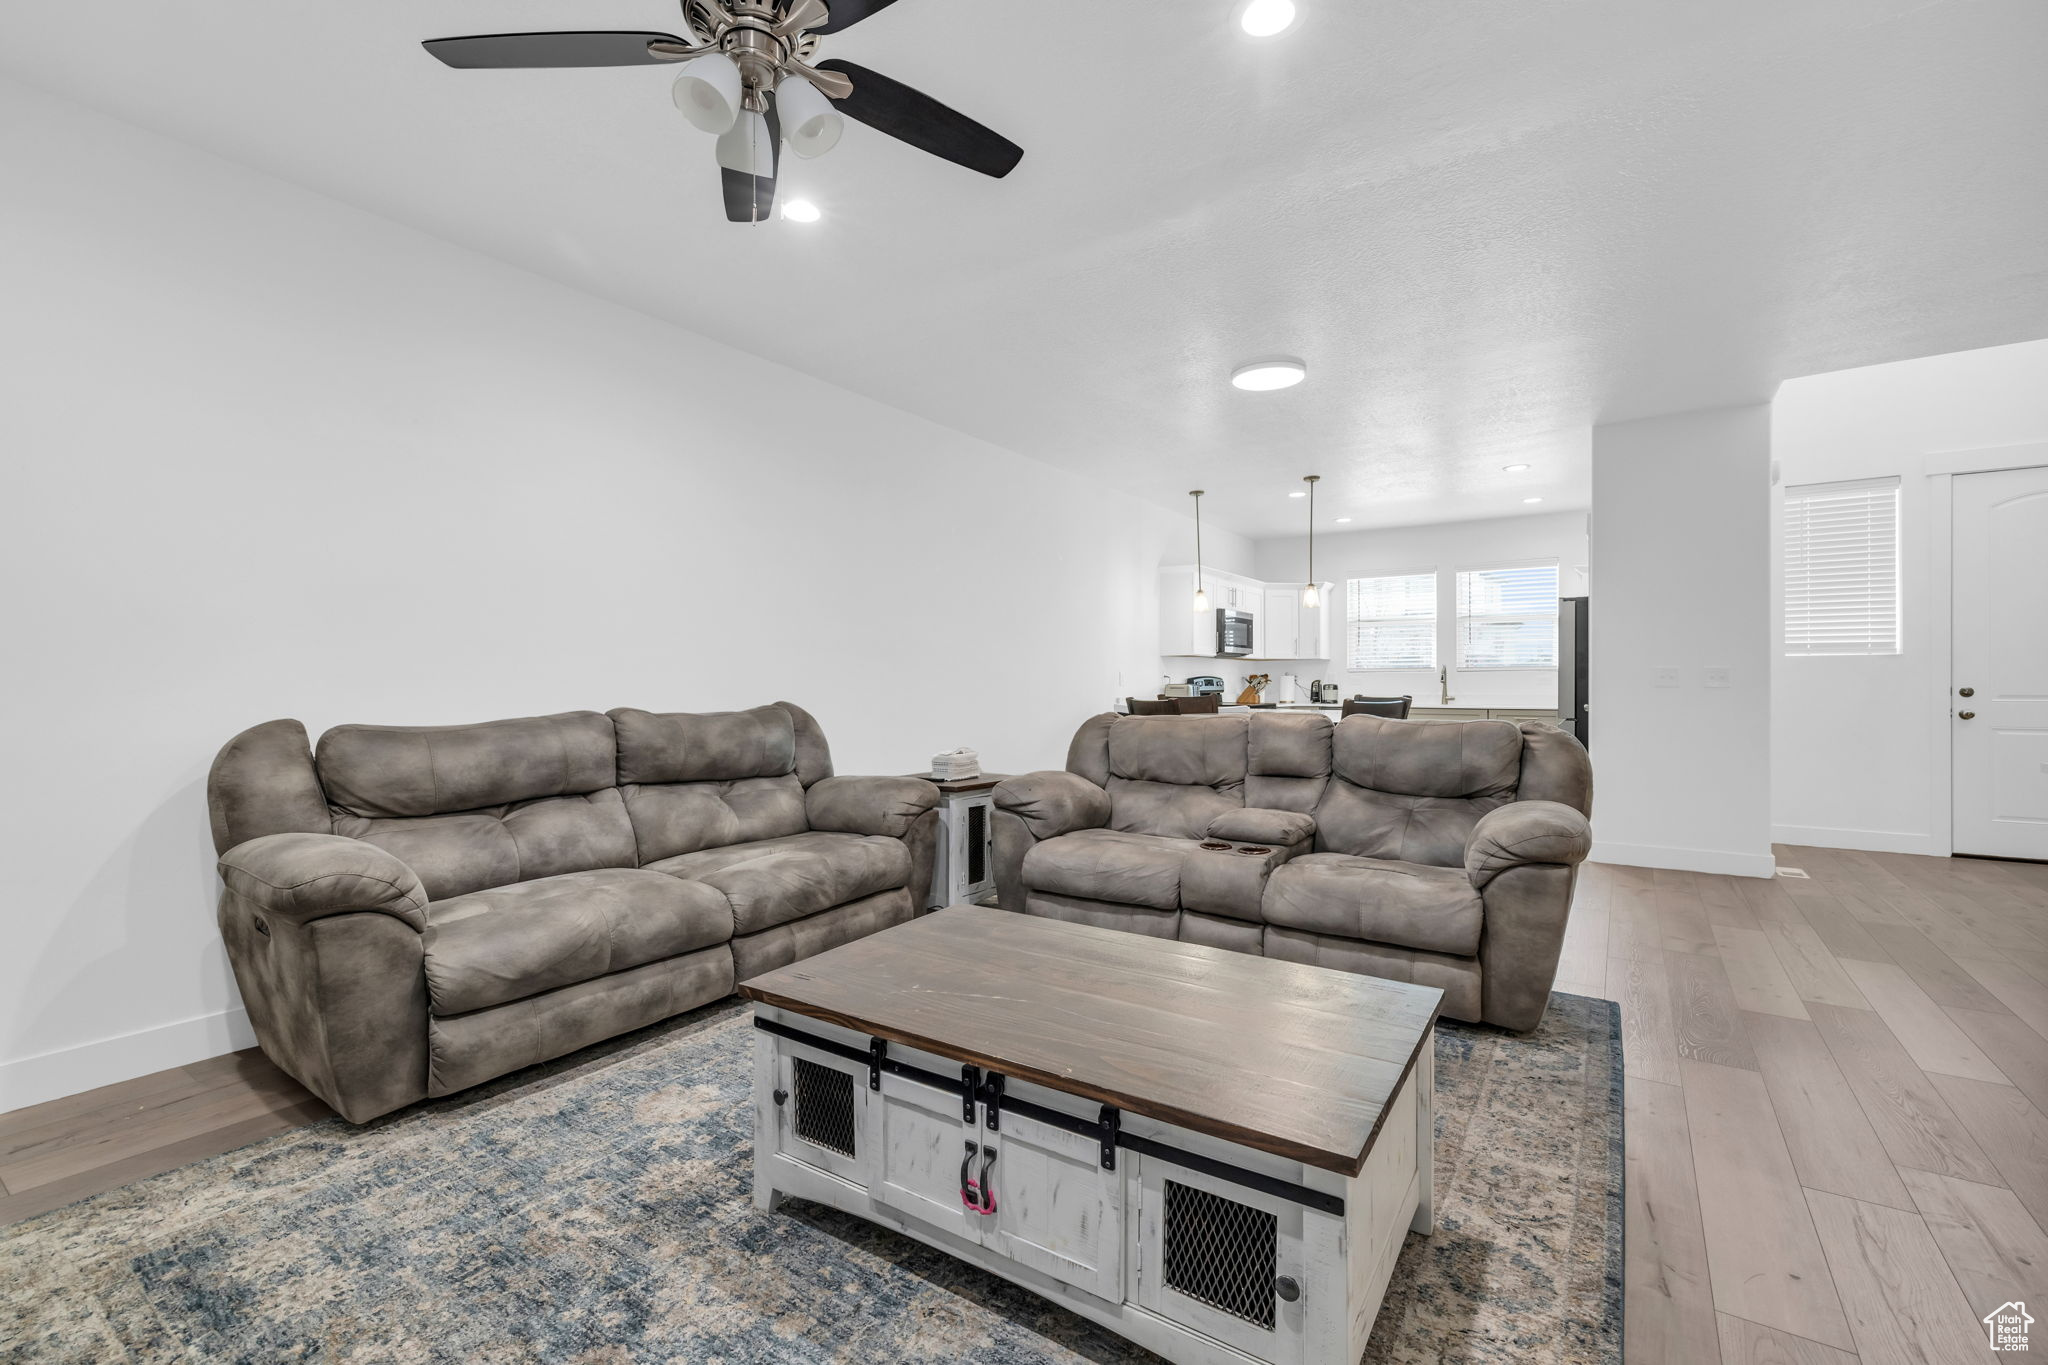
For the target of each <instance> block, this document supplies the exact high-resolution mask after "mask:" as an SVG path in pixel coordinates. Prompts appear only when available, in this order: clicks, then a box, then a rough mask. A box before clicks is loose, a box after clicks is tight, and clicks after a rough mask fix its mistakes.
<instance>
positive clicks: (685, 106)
mask: <svg viewBox="0 0 2048 1365" xmlns="http://www.w3.org/2000/svg"><path fill="white" fill-rule="evenodd" d="M741 84H742V82H741V80H740V68H739V64H738V63H736V62H735V61H733V59H732V58H730V57H728V56H726V55H725V54H724V53H723V52H713V53H708V54H706V55H705V56H703V57H701V58H699V59H698V60H696V61H694V62H691V63H690V65H689V67H688V68H687V69H686V70H685V71H684V72H683V74H682V75H680V76H678V77H676V83H675V85H674V86H673V87H672V88H671V91H670V97H671V98H672V99H674V100H675V103H676V108H678V109H680V110H682V111H683V117H684V118H686V119H688V120H689V121H690V122H691V123H693V124H695V125H696V126H697V127H699V128H701V129H703V130H704V131H705V132H707V133H713V134H717V133H723V132H726V131H727V130H728V129H730V128H731V127H732V125H733V123H734V122H735V121H736V120H737V119H738V118H739V116H740V109H741V106H742V101H743V99H744V97H743V95H742V94H741Z"/></svg>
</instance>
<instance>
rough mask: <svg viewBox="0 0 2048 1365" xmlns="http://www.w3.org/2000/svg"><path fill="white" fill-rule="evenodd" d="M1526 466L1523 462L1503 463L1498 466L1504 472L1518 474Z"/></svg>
mask: <svg viewBox="0 0 2048 1365" xmlns="http://www.w3.org/2000/svg"><path fill="white" fill-rule="evenodd" d="M1528 467H1529V466H1527V465H1525V464H1504V465H1502V466H1501V467H1500V468H1501V472H1502V473H1504V474H1519V473H1521V472H1522V471H1523V470H1525V469H1527V468H1528Z"/></svg>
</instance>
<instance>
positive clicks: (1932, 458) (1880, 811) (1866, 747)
mask: <svg viewBox="0 0 2048 1365" xmlns="http://www.w3.org/2000/svg"><path fill="white" fill-rule="evenodd" d="M2040 442H2048V341H2032V342H2026V343H2023V344H2020V345H2016V346H1995V347H1991V348H1989V349H1987V350H1981V351H1964V352H1960V353H1958V354H1955V355H1944V356H1933V357H1930V358H1928V359H1924V360H1908V361H1901V362H1899V363H1897V364H1893V365H1874V366H1869V367H1867V368H1864V369H1859V370H1844V371H1841V372H1840V373H1836V374H1825V375H1817V376H1814V377H1812V378H1808V379H1795V380H1792V381H1790V382H1789V383H1787V384H1785V385H1784V386H1783V387H1782V388H1780V389H1779V391H1778V396H1777V399H1776V401H1775V402H1774V404H1773V408H1772V449H1773V453H1774V455H1775V456H1776V458H1777V460H1778V462H1779V470H1780V478H1781V482H1782V483H1783V484H1788V485H1789V484H1804V483H1831V482H1834V481H1836V480H1841V479H1864V478H1875V477H1880V476H1890V475H1897V476H1899V480H1900V483H1899V519H1900V533H1901V539H1900V561H1899V567H1900V575H1899V580H1900V581H1899V586H1900V616H1899V619H1900V651H1899V653H1897V654H1895V655H1881V656H1871V657H1834V658H1811V657H1799V658H1780V659H1779V660H1778V661H1777V664H1776V670H1775V674H1774V678H1773V683H1772V698H1771V720H1772V750H1773V756H1772V765H1771V806H1772V818H1773V822H1774V825H1775V832H1776V837H1777V838H1778V839H1779V840H1780V841H1781V842H1784V843H1796V844H1817V845H1821V846H1823V847H1829V848H1864V849H1879V850H1890V851H1894V852H1901V853H1930V854H1945V853H1947V852H1948V851H1949V833H1950V831H1949V827H1948V821H1947V807H1946V804H1945V801H1944V799H1943V796H1942V793H1943V792H1944V791H1945V789H1946V785H1947V782H1948V772H1947V766H1946V764H1947V760H1946V757H1945V756H1944V755H1942V754H1941V753H1939V752H1938V751H1937V746H1936V743H1935V733H1936V731H1935V726H1936V724H1937V723H1945V717H1946V715H1947V713H1948V709H1949V702H1948V695H1947V687H1948V658H1947V653H1946V642H1945V641H1943V640H1939V639H1936V638H1934V637H1933V635H1932V633H1931V632H1932V624H1933V621H1932V609H1933V607H1934V606H1935V603H1934V601H1933V599H1932V596H1931V592H1932V584H1933V582H1934V581H1935V577H1936V571H1937V568H1938V567H1939V566H1937V564H1936V563H1935V560H1934V555H1935V553H1936V550H1937V543H1938V542H1937V540H1936V537H1935V535H1934V531H1935V529H1936V527H1935V526H1934V521H1935V518H1936V516H1937V514H1938V499H1937V498H1936V496H1935V489H1934V479H1935V478H1938V477H1940V476H1941V474H1942V472H1943V471H1944V470H1945V469H1950V468H1953V467H1955V466H1956V465H1957V464H1958V463H1961V464H1965V465H1967V464H1970V463H1974V462H1973V461H1970V460H1967V459H1964V460H1960V461H1959V460H1958V459H1956V458H1954V456H1955V455H1956V453H1957V452H1966V451H1971V450H1978V449H1984V448H1988V447H2004V446H2023V445H2027V444H2029V443H2040ZM2044 459H2048V451H2041V450H2035V451H2032V452H2022V454H2021V455H2020V456H2019V457H2018V462H2020V463H2024V464H2039V463H2042V462H2043V460H2044ZM1781 491H1782V490H1781ZM1772 566H1773V580H1772V603H1773V606H1772V610H1773V613H1774V615H1773V621H1774V629H1773V636H1772V638H1773V640H1774V641H1776V640H1781V639H1782V638H1783V636H1782V635H1781V634H1779V633H1778V632H1777V630H1776V628H1775V627H1776V624H1777V623H1779V622H1782V619H1783V605H1784V604H1783V600H1782V593H1781V591H1780V590H1779V583H1780V581H1781V578H1782V572H1783V567H1784V557H1783V553H1782V546H1780V545H1779V544H1778V543H1777V542H1776V539H1775V537H1774V539H1773V544H1772Z"/></svg>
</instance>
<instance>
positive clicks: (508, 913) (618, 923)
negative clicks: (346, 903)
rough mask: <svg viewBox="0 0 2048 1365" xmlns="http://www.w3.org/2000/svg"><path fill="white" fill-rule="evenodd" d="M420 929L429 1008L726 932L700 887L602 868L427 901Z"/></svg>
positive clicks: (565, 977)
mask: <svg viewBox="0 0 2048 1365" xmlns="http://www.w3.org/2000/svg"><path fill="white" fill-rule="evenodd" d="M426 919H427V927H426V930H425V932H424V933H423V934H422V936H421V937H422V946H423V947H424V949H425V952H426V974H427V996H428V1002H429V1006H430V1007H431V1009H432V1010H433V1012H434V1013H435V1014H436V1015H452V1014H466V1013H468V1012H469V1011H471V1010H479V1009H484V1008H487V1007H488V1006H491V1005H502V1004H505V1003H506V1002H508V1001H512V1000H523V999H525V998H526V997H527V996H530V995H538V994H540V993H541V992H542V991H550V990H555V989H557V988H558V987H562V986H569V985H574V984H576V983H577V982H579V981H589V980H593V979H594V978H597V977H600V976H606V975H609V974H610V973H612V972H617V971H624V970H625V969H626V968H628V967H638V966H641V965H642V964H644V963H648V962H657V961H659V960H661V959H662V958H667V957H674V956H676V955H677V954H679V953H687V952H692V951H695V950H696V949H699V948H707V947H710V946H712V945H714V944H719V943H724V942H725V941H727V940H728V939H730V938H731V937H732V932H733V921H732V911H731V909H730V907H729V906H728V905H727V904H726V900H725V897H724V896H722V895H720V894H719V893H718V892H716V891H715V890H713V889H712V888H710V887H707V886H702V885H699V884H697V883H694V882H683V881H677V880H676V879H675V878H673V877H664V876H662V875H661V874H660V873H658V872H645V871H639V870H637V869H633V868H605V869H601V870H598V871H592V872H572V873H568V874H567V875H564V876H560V877H543V878H541V879H540V880H538V881H530V882H520V883H518V884H517V885H513V886H501V887H497V888H494V889H492V890H487V891H478V892H475V893H472V894H470V895H464V896H452V897H449V898H448V899H446V900H438V901H432V902H429V903H428V905H427V908H426Z"/></svg>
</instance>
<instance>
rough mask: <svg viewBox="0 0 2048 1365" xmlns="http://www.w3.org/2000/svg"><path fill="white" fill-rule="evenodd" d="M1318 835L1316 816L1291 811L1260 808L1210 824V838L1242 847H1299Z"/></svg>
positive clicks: (1230, 814)
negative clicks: (1274, 845) (1227, 841)
mask: <svg viewBox="0 0 2048 1365" xmlns="http://www.w3.org/2000/svg"><path fill="white" fill-rule="evenodd" d="M1315 832H1316V822H1315V817H1314V816H1311V815H1303V814H1302V813H1301V812H1299V811H1291V810H1262V809H1260V808H1259V807H1257V806H1246V807H1245V808H1244V809H1243V810H1227V811H1224V812H1223V813H1222V814H1221V815H1219V816H1217V817H1216V818H1215V819H1214V820H1211V821H1210V822H1209V837H1210V838H1211V839H1232V840H1235V841H1236V842H1238V843H1241V844H1280V845H1282V846H1285V845H1287V844H1298V843H1300V842H1301V841H1302V840H1303V839H1307V838H1309V837H1310V836H1312V835H1313V834H1314V833H1315Z"/></svg>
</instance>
